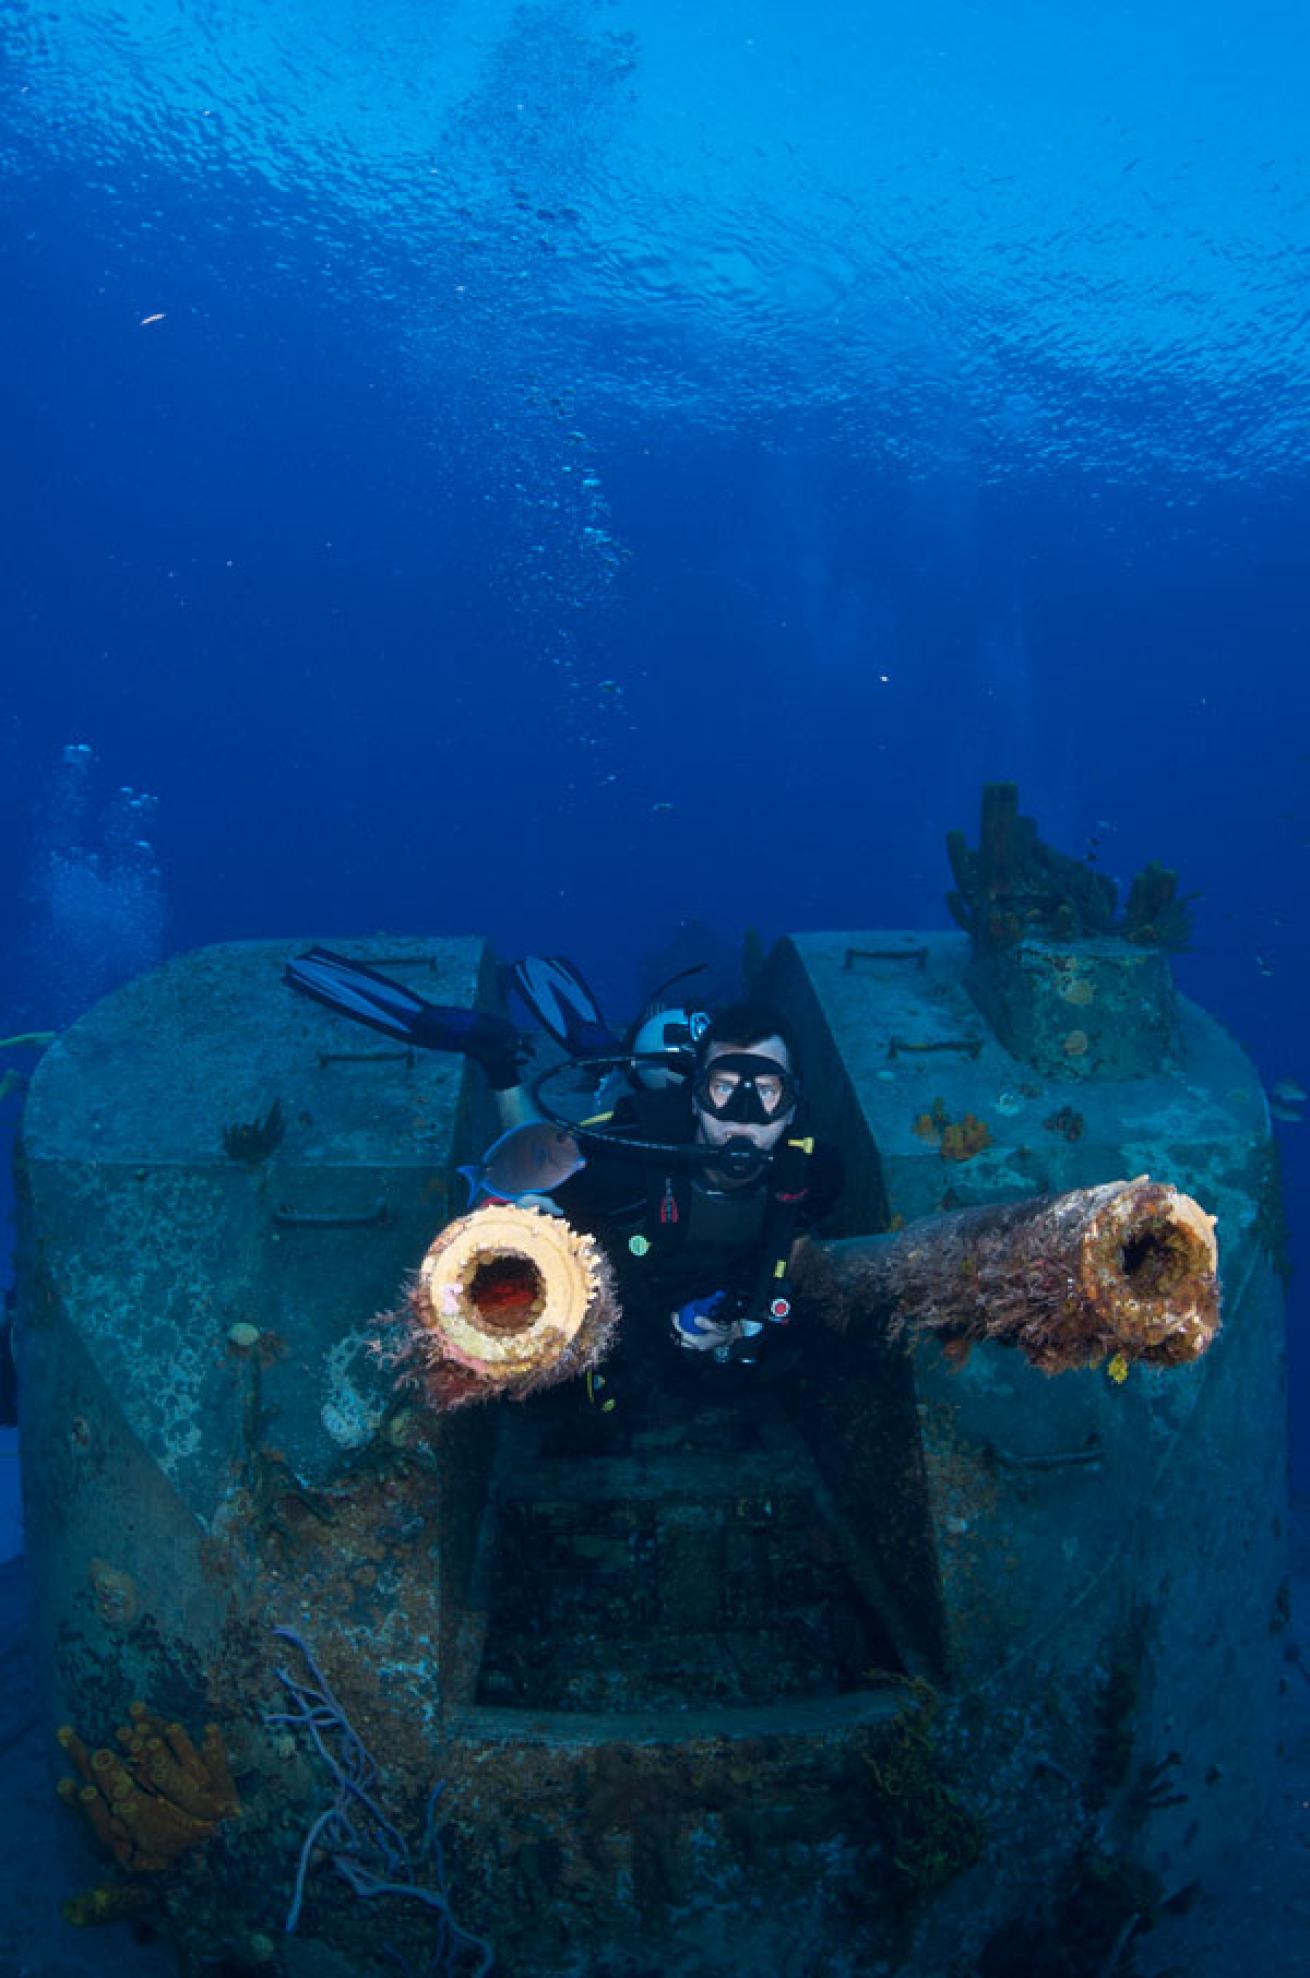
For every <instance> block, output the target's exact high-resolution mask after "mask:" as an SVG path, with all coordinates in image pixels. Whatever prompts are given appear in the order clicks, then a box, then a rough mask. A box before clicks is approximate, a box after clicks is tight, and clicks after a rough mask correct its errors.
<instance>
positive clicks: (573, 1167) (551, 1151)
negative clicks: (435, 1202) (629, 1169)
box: [459, 1119, 586, 1209]
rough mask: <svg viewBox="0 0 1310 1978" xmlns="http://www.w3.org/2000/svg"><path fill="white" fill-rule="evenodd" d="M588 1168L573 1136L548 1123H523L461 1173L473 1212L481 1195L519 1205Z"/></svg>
mask: <svg viewBox="0 0 1310 1978" xmlns="http://www.w3.org/2000/svg"><path fill="white" fill-rule="evenodd" d="M585 1165H586V1162H585V1159H584V1156H583V1154H582V1150H581V1148H580V1147H579V1146H578V1143H577V1141H576V1140H575V1139H574V1138H573V1135H572V1134H571V1133H565V1131H564V1129H563V1128H562V1127H558V1126H552V1125H551V1123H550V1121H549V1120H544V1119H530V1120H524V1122H523V1124H522V1125H521V1126H511V1127H510V1128H509V1129H508V1131H507V1132H505V1133H502V1134H501V1136H500V1138H499V1140H495V1141H493V1142H492V1144H491V1146H490V1147H488V1149H487V1151H486V1153H485V1154H484V1155H483V1156H482V1159H481V1160H480V1161H478V1162H476V1163H474V1164H473V1165H471V1166H469V1167H463V1168H461V1169H460V1170H459V1172H460V1173H461V1174H462V1175H463V1177H464V1179H465V1181H467V1183H468V1185H469V1199H468V1206H469V1208H470V1209H471V1208H472V1207H473V1205H474V1203H475V1202H476V1201H477V1200H478V1198H479V1196H481V1195H494V1196H496V1197H497V1198H498V1199H499V1200H501V1201H504V1202H517V1201H519V1200H520V1199H521V1197H523V1196H524V1195H548V1194H549V1193H550V1191H551V1189H552V1188H558V1187H559V1186H560V1185H561V1183H563V1182H566V1181H567V1180H568V1178H569V1176H570V1175H573V1174H576V1173H577V1172H578V1169H579V1168H580V1167H584V1166H585Z"/></svg>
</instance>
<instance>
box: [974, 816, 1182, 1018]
mask: <svg viewBox="0 0 1310 1978" xmlns="http://www.w3.org/2000/svg"><path fill="white" fill-rule="evenodd" d="M946 855H947V857H948V858H949V860H950V864H951V872H952V875H953V876H954V879H955V889H954V891H952V892H950V893H948V894H947V896H946V904H947V907H948V908H949V910H950V913H951V916H952V918H953V919H954V920H955V921H956V923H957V924H958V925H959V926H960V927H962V928H964V930H965V932H966V933H967V934H969V935H970V937H971V938H972V940H973V944H974V948H975V950H976V951H987V950H994V949H997V948H1010V947H1013V946H1014V945H1015V944H1016V943H1017V942H1019V941H1022V940H1025V939H1029V938H1035V939H1038V940H1051V941H1080V940H1094V939H1096V938H1098V937H1103V936H1106V935H1116V936H1118V937H1119V938H1120V939H1121V940H1124V941H1131V942H1133V943H1135V944H1136V945H1137V946H1139V947H1159V948H1174V949H1176V948H1185V947H1186V946H1187V943H1188V940H1189V938H1190V935H1191V912H1190V906H1189V902H1190V900H1191V899H1193V898H1195V895H1187V896H1185V897H1184V896H1183V895H1180V894H1179V892H1178V874H1177V873H1176V872H1171V871H1169V870H1168V869H1167V868H1166V867H1164V866H1162V865H1159V864H1158V863H1156V862H1154V861H1152V863H1151V864H1150V865H1147V866H1146V867H1144V868H1143V870H1142V871H1141V872H1139V873H1138V875H1137V877H1136V878H1135V879H1134V880H1133V882H1132V885H1131V887H1130V889H1129V894H1128V900H1127V904H1126V905H1125V907H1124V910H1123V915H1122V918H1120V919H1116V917H1115V916H1116V908H1117V905H1118V892H1117V889H1116V887H1115V884H1114V881H1113V880H1112V879H1109V878H1107V876H1106V875H1105V873H1103V872H1098V871H1097V870H1096V868H1095V866H1094V865H1093V864H1090V863H1089V862H1088V860H1087V859H1086V858H1074V857H1072V856H1070V854H1069V853H1067V852H1057V851H1054V850H1053V849H1052V848H1051V846H1049V845H1044V844H1043V843H1042V841H1041V839H1040V838H1039V837H1038V835H1037V826H1036V824H1035V823H1034V822H1033V820H1032V818H1030V817H1021V816H1020V815H1019V788H1018V785H1017V784H1015V783H986V784H984V785H983V793H982V812H981V818H980V822H979V828H978V846H977V849H976V850H974V849H972V848H971V847H970V845H969V843H968V841H967V839H966V838H965V835H964V833H963V831H950V832H948V833H947V836H946ZM1070 987H1071V989H1072V993H1071V994H1070V995H1069V996H1068V1000H1069V1001H1071V1002H1079V1001H1084V1000H1087V1001H1090V996H1088V995H1087V993H1086V990H1085V989H1083V988H1081V987H1074V985H1072V984H1071V985H1070Z"/></svg>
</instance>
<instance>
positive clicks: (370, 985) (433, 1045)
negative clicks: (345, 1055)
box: [283, 948, 521, 1092]
mask: <svg viewBox="0 0 1310 1978" xmlns="http://www.w3.org/2000/svg"><path fill="white" fill-rule="evenodd" d="M283 980H284V981H285V982H287V983H289V984H290V986H291V987H292V988H293V989H298V990H299V991H300V993H301V995H302V996H310V997H312V998H313V1000H314V1001H315V1002H316V1003H322V1004H323V1005H324V1007H325V1008H327V1009H329V1010H336V1011H337V1012H338V1013H339V1014H340V1015H341V1016H348V1017H353V1018H354V1020H355V1022H356V1023H366V1024H368V1026H369V1028H370V1029H372V1030H380V1031H382V1032H383V1033H384V1035H385V1036H387V1037H398V1038H400V1040H401V1042H402V1043H405V1044H413V1045H417V1046H418V1047H419V1048H420V1049H421V1050H425V1051H460V1052H462V1053H463V1055H464V1056H465V1057H467V1058H474V1059H476V1060H477V1062H478V1063H479V1064H480V1065H481V1066H482V1067H483V1069H484V1071H485V1072H486V1074H487V1076H488V1078H489V1079H490V1080H491V1088H492V1091H493V1092H503V1091H505V1090H506V1089H507V1088H508V1087H510V1086H512V1085H517V1084H518V1083H519V1064H520V1058H521V1048H520V1047H521V1039H520V1037H519V1033H518V1031H517V1030H516V1029H515V1028H514V1026H513V1024H512V1023H511V1022H510V1021H509V1019H508V1017H503V1016H492V1015H490V1014H489V1013H488V1012H487V1011H486V1010H464V1009H459V1008H457V1007H455V1006H454V1005H452V1004H449V1003H429V1002H427V1001H426V1000H425V999H424V998H423V997H422V996H417V995H415V993H414V991H413V990H412V989H410V988H407V987H406V985H405V984H404V983H403V982H395V981H393V980H392V978H391V976H389V975H379V974H378V972H377V970H376V969H373V968H367V967H366V966H365V964H364V963H363V962H354V961H351V960H350V959H349V957H348V956H346V955H338V954H334V953H333V951H332V950H331V949H330V948H311V949H310V951H309V953H308V954H307V955H298V956H297V957H296V959H295V960H294V961H289V962H288V963H287V965H286V971H285V974H284V976H283Z"/></svg>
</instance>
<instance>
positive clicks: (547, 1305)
mask: <svg viewBox="0 0 1310 1978" xmlns="http://www.w3.org/2000/svg"><path fill="white" fill-rule="evenodd" d="M388 1316H389V1318H390V1320H391V1322H392V1323H394V1324H395V1325H396V1327H397V1328H398V1334H399V1340H398V1343H392V1342H387V1341H378V1342H376V1350H377V1352H378V1354H379V1357H380V1358H381V1359H382V1361H383V1362H384V1364H387V1365H391V1366H397V1367H399V1368H401V1370H402V1371H401V1373H400V1376H399V1384H400V1385H402V1386H404V1385H410V1386H414V1387H418V1388H420V1389H421V1390H422V1391H423V1392H424V1394H425V1395H426V1397H427V1399H428V1400H429V1401H430V1402H431V1403H432V1404H433V1405H434V1406H435V1407H438V1408H456V1407H459V1406H460V1405H461V1404H462V1403H464V1402H467V1401H482V1400H486V1399H488V1398H489V1397H491V1396H493V1395H499V1396H508V1397H509V1398H511V1399H513V1400H522V1399H523V1398H524V1397H525V1396H526V1395H529V1394H533V1393H535V1392H536V1391H537V1389H539V1388H542V1387H549V1386H553V1385H554V1384H555V1382H557V1381H563V1380H572V1379H573V1378H574V1377H575V1376H577V1375H579V1374H584V1373H586V1372H587V1371H588V1369H589V1368H591V1367H594V1366H595V1365H596V1364H597V1362H598V1361H600V1360H601V1359H603V1358H604V1356H605V1354H606V1353H607V1352H608V1350H609V1346H610V1341H611V1339H612V1337H613V1334H614V1329H615V1327H616V1326H617V1324H618V1320H619V1307H618V1301H617V1297H616V1293H615V1285H614V1276H613V1272H612V1270H611V1268H610V1265H609V1263H608V1261H607V1259H606V1257H605V1255H604V1252H603V1251H602V1250H601V1248H600V1246H599V1245H598V1244H597V1243H596V1242H595V1240H594V1238H592V1237H590V1236H586V1235H583V1234H582V1233H581V1232H580V1231H578V1230H575V1229H573V1228H572V1227H571V1226H570V1225H569V1224H568V1223H567V1222H565V1221H564V1219H563V1218H562V1217H560V1216H552V1215H546V1214H543V1213H542V1212H541V1211H539V1210H536V1209H527V1208H518V1207H515V1206H513V1205H512V1204H509V1203H495V1204H489V1205H488V1206H487V1207H485V1208H481V1209H476V1210H474V1212H473V1213H472V1214H471V1215H468V1216H462V1217H460V1218H459V1220H458V1221H456V1222H453V1223H450V1224H448V1225H447V1227H446V1228H445V1229H443V1230H442V1232H441V1234H440V1236H438V1238H437V1239H436V1241H435V1243H433V1245H432V1247H431V1248H430V1249H429V1251H428V1253H427V1255H426V1256H425V1257H424V1259H423V1262H422V1264H421V1265H420V1267H419V1272H418V1276H417V1278H416V1279H415V1282H414V1285H413V1287H412V1289H411V1291H410V1295H409V1299H408V1303H407V1304H406V1306H405V1307H404V1308H403V1309H402V1310H401V1311H399V1312H396V1313H392V1314H389V1315H388Z"/></svg>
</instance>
